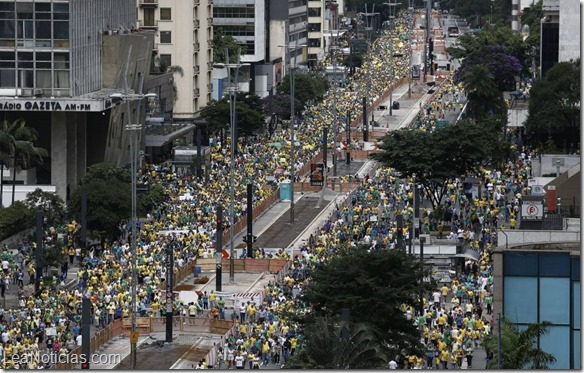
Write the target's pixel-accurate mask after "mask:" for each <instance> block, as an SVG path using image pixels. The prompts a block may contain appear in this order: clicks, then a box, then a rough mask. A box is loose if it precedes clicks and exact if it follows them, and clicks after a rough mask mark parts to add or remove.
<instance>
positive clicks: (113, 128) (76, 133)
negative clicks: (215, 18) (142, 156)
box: [0, 0, 164, 205]
mask: <svg viewBox="0 0 584 373" xmlns="http://www.w3.org/2000/svg"><path fill="white" fill-rule="evenodd" d="M153 44H154V42H153V34H147V33H144V32H140V31H139V29H138V25H137V17H136V0H35V1H32V0H3V1H0V111H1V112H2V119H6V120H9V121H13V120H16V119H20V118H22V119H24V120H25V121H26V123H27V126H30V127H32V128H35V129H36V130H37V131H38V141H37V143H36V144H35V145H36V146H38V147H41V148H44V149H46V150H47V151H48V153H49V157H48V159H45V161H44V165H42V166H40V167H36V169H35V170H30V171H27V170H25V171H22V170H19V169H18V168H17V169H16V175H17V184H18V183H20V184H43V185H45V186H46V185H49V186H52V187H53V188H54V189H53V190H56V192H57V194H58V195H60V196H61V197H62V198H63V199H67V197H68V196H69V194H70V192H71V191H72V190H74V189H75V188H76V187H77V185H78V182H79V180H80V179H81V177H83V175H84V174H85V172H86V169H87V167H88V166H90V165H92V164H94V163H99V162H109V163H113V164H116V165H126V164H127V163H128V161H129V138H130V136H131V134H130V132H129V131H125V126H126V125H127V124H128V121H129V119H131V121H132V124H140V123H144V121H145V110H144V108H145V106H146V105H147V102H142V101H146V100H141V102H140V104H139V103H138V101H137V100H136V101H133V102H131V103H130V105H129V106H130V110H131V113H128V112H127V106H126V105H121V104H122V100H120V99H117V98H114V97H111V94H112V93H120V92H123V91H124V88H123V87H124V86H125V84H124V82H127V87H128V89H129V92H128V93H131V94H133V93H146V92H145V90H146V89H151V90H152V91H153V92H160V93H162V92H164V90H162V89H158V88H157V87H155V86H153V85H152V84H151V82H150V80H149V71H150V63H151V56H152V48H153ZM160 93H159V95H160ZM136 97H137V96H136ZM161 98H163V97H161ZM129 114H131V116H130V115H129ZM134 133H136V132H134ZM142 135H143V133H138V136H139V138H140V143H141V144H143V142H144V136H142ZM142 146H143V145H142ZM13 171H14V169H11V170H10V172H13ZM31 172H34V173H35V175H34V176H31V177H28V175H26V174H29V173H31ZM1 176H2V178H3V182H4V183H7V182H10V181H11V180H12V177H7V175H6V174H3V175H1ZM35 181H36V183H35ZM6 189H8V188H4V190H6ZM3 197H4V198H3V201H4V205H6V201H9V199H8V198H7V196H6V195H4V196H3ZM17 199H22V198H17Z"/></svg>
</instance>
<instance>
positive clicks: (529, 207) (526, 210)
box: [521, 201, 543, 220]
mask: <svg viewBox="0 0 584 373" xmlns="http://www.w3.org/2000/svg"><path fill="white" fill-rule="evenodd" d="M521 218H522V219H524V220H541V219H542V218H543V202H542V201H523V203H522V205H521Z"/></svg>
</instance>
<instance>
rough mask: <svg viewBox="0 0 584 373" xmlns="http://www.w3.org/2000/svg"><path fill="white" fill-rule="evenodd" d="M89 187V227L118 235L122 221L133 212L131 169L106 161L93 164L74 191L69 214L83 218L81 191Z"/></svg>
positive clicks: (106, 235) (110, 235)
mask: <svg viewBox="0 0 584 373" xmlns="http://www.w3.org/2000/svg"><path fill="white" fill-rule="evenodd" d="M83 190H85V191H87V229H88V230H89V231H93V232H95V233H96V234H97V235H98V236H100V237H101V238H107V239H115V238H116V237H117V235H118V234H119V231H118V224H119V223H120V221H121V220H122V219H128V218H129V217H130V213H131V207H132V200H131V173H130V171H129V170H128V169H124V168H121V167H116V166H113V165H110V164H106V163H98V164H96V165H93V166H91V167H89V169H88V170H87V173H86V174H85V176H84V177H83V178H82V179H81V182H80V185H79V187H78V188H77V189H75V191H74V192H73V193H72V195H71V201H70V203H69V206H68V208H69V216H72V217H74V218H75V219H76V220H77V221H80V220H81V191H83Z"/></svg>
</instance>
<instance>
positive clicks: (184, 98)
mask: <svg viewBox="0 0 584 373" xmlns="http://www.w3.org/2000/svg"><path fill="white" fill-rule="evenodd" d="M212 12H213V0H138V18H139V25H140V28H141V29H142V30H150V31H152V32H154V35H155V36H154V46H155V47H154V56H155V58H154V61H153V63H154V64H155V65H156V66H159V67H160V66H163V67H168V66H180V67H181V68H182V70H183V72H184V75H182V76H181V75H180V74H174V76H173V78H174V82H175V84H176V94H177V97H176V101H175V102H174V108H172V104H173V103H172V102H170V103H167V105H170V107H171V108H172V115H173V119H175V120H177V119H178V120H183V121H184V120H191V119H194V118H195V117H196V116H197V113H198V112H199V111H200V110H201V109H202V108H203V107H205V106H206V105H207V103H208V102H209V101H210V100H211V91H212V89H213V85H212V81H211V71H212V69H213V66H212V64H211V62H212V60H213V46H212V40H213V19H212V18H211V17H212V15H213V13H212Z"/></svg>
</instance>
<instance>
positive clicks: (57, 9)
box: [53, 3, 69, 13]
mask: <svg viewBox="0 0 584 373" xmlns="http://www.w3.org/2000/svg"><path fill="white" fill-rule="evenodd" d="M53 12H54V13H69V4H67V3H53Z"/></svg>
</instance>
